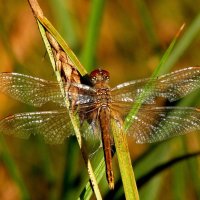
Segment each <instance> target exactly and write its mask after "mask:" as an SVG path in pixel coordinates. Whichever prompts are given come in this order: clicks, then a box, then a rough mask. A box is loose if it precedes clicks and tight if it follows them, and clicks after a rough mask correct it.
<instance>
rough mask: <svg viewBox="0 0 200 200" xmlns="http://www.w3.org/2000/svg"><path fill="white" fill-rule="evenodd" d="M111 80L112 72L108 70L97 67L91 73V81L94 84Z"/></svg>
mask: <svg viewBox="0 0 200 200" xmlns="http://www.w3.org/2000/svg"><path fill="white" fill-rule="evenodd" d="M109 80H110V74H109V72H108V71H106V70H103V69H95V70H94V71H92V72H91V73H90V81H91V82H92V84H93V85H95V84H97V83H100V82H102V83H107V82H108V81H109Z"/></svg>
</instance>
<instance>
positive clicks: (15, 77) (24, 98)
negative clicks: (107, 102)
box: [0, 73, 95, 107]
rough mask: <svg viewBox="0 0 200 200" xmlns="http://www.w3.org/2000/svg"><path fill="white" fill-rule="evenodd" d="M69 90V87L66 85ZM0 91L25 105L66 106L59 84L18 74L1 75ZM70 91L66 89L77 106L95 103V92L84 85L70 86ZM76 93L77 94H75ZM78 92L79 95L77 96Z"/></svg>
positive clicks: (73, 84) (72, 84)
mask: <svg viewBox="0 0 200 200" xmlns="http://www.w3.org/2000/svg"><path fill="white" fill-rule="evenodd" d="M64 87H65V88H67V85H64ZM0 91H1V92H4V93H5V94H8V95H9V96H11V97H13V98H14V99H17V100H19V101H21V102H23V103H26V104H29V105H33V106H36V107H40V106H42V105H43V104H45V103H47V102H54V103H57V104H59V105H60V106H64V105H65V104H64V100H63V97H62V94H61V93H60V87H59V84H58V83H57V82H53V81H46V80H43V79H40V78H36V77H32V76H27V75H23V74H17V73H0ZM70 91H71V92H68V90H67V89H66V95H67V96H69V98H74V97H76V103H77V104H86V103H90V102H92V101H93V97H94V95H95V90H93V89H92V88H91V87H89V86H86V85H82V84H75V83H71V84H70ZM74 91H75V92H76V93H75V92H74ZM77 91H78V94H77Z"/></svg>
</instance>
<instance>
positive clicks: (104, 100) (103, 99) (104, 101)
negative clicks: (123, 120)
mask: <svg viewBox="0 0 200 200" xmlns="http://www.w3.org/2000/svg"><path fill="white" fill-rule="evenodd" d="M110 102H111V96H110V88H97V89H96V102H95V103H97V104H98V105H99V106H100V107H102V106H103V107H104V106H109V103H110Z"/></svg>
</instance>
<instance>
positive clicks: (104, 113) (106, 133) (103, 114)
mask: <svg viewBox="0 0 200 200" xmlns="http://www.w3.org/2000/svg"><path fill="white" fill-rule="evenodd" d="M99 122H100V126H101V131H102V132H101V135H102V142H103V148H104V157H105V163H106V176H107V180H108V184H109V187H110V189H114V173H113V169H112V154H111V135H110V109H109V108H108V107H104V106H103V107H101V108H100V110H99Z"/></svg>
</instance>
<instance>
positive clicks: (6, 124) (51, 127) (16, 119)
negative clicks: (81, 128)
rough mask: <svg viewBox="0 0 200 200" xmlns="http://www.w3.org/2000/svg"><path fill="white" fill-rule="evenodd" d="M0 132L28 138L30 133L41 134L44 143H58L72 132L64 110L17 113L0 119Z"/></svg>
mask: <svg viewBox="0 0 200 200" xmlns="http://www.w3.org/2000/svg"><path fill="white" fill-rule="evenodd" d="M0 133H3V134H6V135H13V136H16V137H20V138H28V137H29V136H30V135H31V134H33V135H35V134H40V135H43V137H44V140H45V142H46V143H49V144H60V143H63V142H64V140H65V138H67V137H69V136H70V135H73V134H74V131H73V128H72V125H71V122H70V119H69V116H68V113H67V112H66V111H65V110H59V111H43V112H30V113H19V114H15V115H11V116H8V117H6V118H4V119H2V120H1V121H0Z"/></svg>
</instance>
